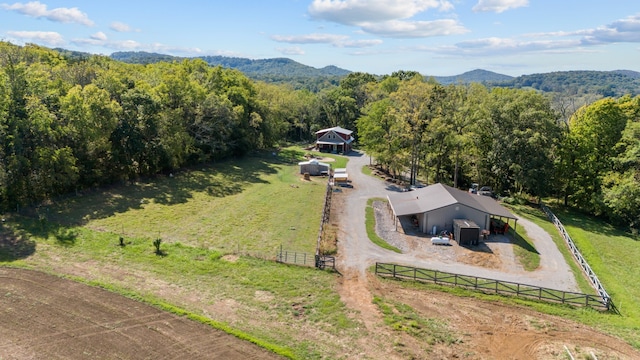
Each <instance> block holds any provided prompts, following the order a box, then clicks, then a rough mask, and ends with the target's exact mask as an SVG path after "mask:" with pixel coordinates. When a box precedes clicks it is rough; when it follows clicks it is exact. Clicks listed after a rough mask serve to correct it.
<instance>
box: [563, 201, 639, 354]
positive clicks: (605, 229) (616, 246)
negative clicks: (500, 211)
mask: <svg viewBox="0 0 640 360" xmlns="http://www.w3.org/2000/svg"><path fill="white" fill-rule="evenodd" d="M552 210H553V212H554V213H555V214H556V216H557V217H558V219H560V221H561V222H562V224H563V225H564V227H565V228H566V230H567V232H568V233H569V235H570V236H571V238H572V239H573V241H574V242H575V243H576V246H577V247H578V248H579V249H580V252H581V253H582V255H583V256H584V257H585V259H586V260H587V262H588V263H589V266H591V268H592V269H593V271H594V272H595V273H596V275H597V276H598V279H600V281H601V282H602V284H603V285H604V287H605V290H606V291H607V292H608V294H609V295H610V296H611V298H612V299H613V302H614V305H615V306H616V307H617V308H618V310H619V311H620V315H619V316H618V315H614V316H611V317H610V318H609V319H608V320H609V321H610V322H609V324H608V326H605V328H608V329H609V330H611V328H610V327H609V326H613V327H616V328H617V329H618V330H615V332H618V331H621V332H622V333H623V334H624V335H623V336H625V338H628V339H630V340H631V341H632V343H633V344H634V346H636V347H640V331H638V329H640V286H638V284H640V267H638V265H637V264H638V259H640V238H639V237H638V236H637V235H636V236H632V235H630V234H629V233H626V232H624V231H622V230H620V229H618V228H615V227H613V226H611V225H609V224H607V223H605V222H603V221H600V220H598V219H595V218H590V217H587V216H585V215H583V214H579V213H576V212H571V211H567V210H564V209H561V208H557V207H556V208H553V209H552ZM612 331H613V330H612Z"/></svg>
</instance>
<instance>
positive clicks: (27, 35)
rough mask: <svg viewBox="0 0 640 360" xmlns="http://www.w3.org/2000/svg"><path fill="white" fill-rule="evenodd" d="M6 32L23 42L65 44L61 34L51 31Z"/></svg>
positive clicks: (51, 44)
mask: <svg viewBox="0 0 640 360" xmlns="http://www.w3.org/2000/svg"><path fill="white" fill-rule="evenodd" d="M7 34H8V35H9V36H12V37H14V38H17V39H19V40H20V41H23V42H34V43H43V44H46V45H47V46H60V45H64V44H65V41H64V38H63V37H62V35H60V34H58V33H57V32H53V31H8V32H7Z"/></svg>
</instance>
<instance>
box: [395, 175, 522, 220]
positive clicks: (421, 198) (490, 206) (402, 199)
mask: <svg viewBox="0 0 640 360" xmlns="http://www.w3.org/2000/svg"><path fill="white" fill-rule="evenodd" d="M387 198H388V199H389V203H390V204H391V207H392V208H393V211H394V213H395V214H396V215H397V216H402V215H411V214H420V213H424V212H429V211H433V210H436V209H440V208H443V207H446V206H450V205H454V204H460V205H464V206H467V207H470V208H472V209H475V210H478V211H482V212H485V213H487V214H490V215H496V216H501V217H506V218H510V219H517V218H516V216H515V215H513V214H511V213H510V212H509V210H507V209H505V208H504V207H503V206H502V205H500V204H499V203H498V202H497V201H495V200H494V199H492V198H490V197H488V196H482V195H472V194H469V193H468V192H466V191H462V190H459V189H456V188H453V187H451V186H448V185H444V184H440V183H438V184H433V185H429V186H427V187H424V188H422V189H416V190H414V191H409V192H404V193H398V194H391V195H388V196H387Z"/></svg>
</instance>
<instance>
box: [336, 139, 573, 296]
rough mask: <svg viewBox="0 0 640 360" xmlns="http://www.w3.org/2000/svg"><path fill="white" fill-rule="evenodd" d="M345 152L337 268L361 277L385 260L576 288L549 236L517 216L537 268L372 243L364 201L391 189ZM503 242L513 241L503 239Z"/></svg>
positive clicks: (360, 157) (361, 158)
mask: <svg viewBox="0 0 640 360" xmlns="http://www.w3.org/2000/svg"><path fill="white" fill-rule="evenodd" d="M348 157H349V162H348V164H347V172H348V173H349V177H350V179H351V181H352V184H353V188H351V189H345V191H344V192H343V194H342V195H340V196H344V209H343V214H342V216H341V217H340V219H339V220H338V221H339V223H340V237H339V242H338V247H339V249H338V250H339V256H338V263H337V267H338V270H340V271H341V272H342V273H353V272H356V273H357V274H359V275H360V277H361V278H366V277H365V276H364V275H365V272H366V269H367V268H368V267H370V266H372V265H374V264H375V263H376V262H388V263H397V264H403V265H407V266H415V267H420V268H427V269H432V270H440V271H447V272H452V273H457V274H461V275H470V276H478V277H485V278H490V279H496V280H503V281H513V282H518V283H523V284H528V285H535V286H540V287H546V288H551V289H557V290H564V291H574V292H578V291H579V289H578V286H577V284H576V281H575V278H574V275H573V272H572V271H571V269H570V268H569V266H568V265H567V263H566V261H565V260H564V257H563V256H562V254H561V253H560V251H559V250H558V248H557V247H556V245H555V243H554V242H553V240H552V239H551V236H550V235H549V234H548V233H546V232H545V231H544V230H543V229H541V228H540V227H539V226H537V225H535V224H534V223H532V222H530V221H528V220H526V219H522V218H519V219H518V229H521V228H522V227H524V228H525V229H526V231H527V233H528V235H529V237H530V238H531V239H532V240H533V242H534V246H535V248H536V250H537V251H538V252H539V253H540V267H539V268H538V269H537V270H536V271H531V272H528V271H524V270H518V269H513V270H511V271H508V272H505V271H499V270H494V269H488V268H484V267H479V266H473V265H467V264H462V263H459V262H456V261H447V260H441V259H437V258H434V257H431V258H428V259H425V257H424V256H417V255H419V254H417V253H416V252H415V251H414V252H410V253H405V254H398V253H396V252H393V251H390V250H386V249H383V248H380V247H378V246H376V245H375V244H373V243H372V242H371V241H370V240H369V238H368V236H367V231H366V227H365V208H366V205H367V200H368V199H370V198H372V197H383V198H385V197H386V196H387V194H389V193H390V192H392V191H394V189H393V188H392V187H389V186H388V185H387V184H386V183H385V182H384V181H382V180H380V179H377V178H374V177H372V176H368V175H365V174H363V173H362V167H363V166H366V165H368V164H369V161H370V159H369V156H367V155H364V154H362V153H359V152H355V151H354V152H352V153H351V154H350V155H349V156H348ZM519 231H521V230H519ZM504 246H512V245H510V244H504ZM509 250H510V249H509ZM422 255H424V254H422Z"/></svg>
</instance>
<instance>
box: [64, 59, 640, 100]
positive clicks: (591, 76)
mask: <svg viewBox="0 0 640 360" xmlns="http://www.w3.org/2000/svg"><path fill="white" fill-rule="evenodd" d="M57 50H59V51H61V52H62V53H63V54H65V55H67V56H73V57H83V56H84V55H85V54H84V53H77V52H70V51H65V50H63V49H57ZM111 58H112V59H115V60H118V61H122V62H127V63H134V64H149V63H155V62H159V61H169V62H171V61H182V60H184V59H186V58H184V57H177V56H171V55H165V54H157V53H149V52H144V51H127V52H115V53H113V54H111ZM199 58H200V59H202V60H204V61H205V62H207V63H208V64H209V65H212V66H217V65H220V66H223V67H226V68H232V69H237V70H239V71H241V72H243V73H244V74H245V75H247V76H248V77H250V78H252V79H254V80H261V81H266V82H271V83H287V84H290V85H292V86H293V87H294V88H307V89H309V90H311V91H318V90H320V89H323V88H326V87H330V86H335V85H338V84H339V82H340V79H341V78H343V77H344V76H346V75H348V74H349V73H350V72H351V71H349V70H345V69H341V68H338V67H336V66H326V67H323V68H320V69H318V68H314V67H311V66H307V65H304V64H301V63H299V62H296V61H294V60H291V59H288V58H273V59H259V60H252V59H246V58H238V57H226V56H201V57H199ZM427 77H428V76H427ZM432 78H433V79H435V80H436V81H437V82H439V83H441V84H444V85H448V84H469V83H472V82H477V83H481V84H484V85H486V86H489V87H508V88H525V89H526V88H530V89H535V90H538V91H542V92H547V93H555V94H558V95H561V96H570V97H583V96H584V95H588V96H590V97H591V96H595V97H596V98H599V97H606V96H611V97H620V96H623V95H627V94H628V95H631V96H636V95H640V72H636V71H631V70H615V71H586V70H585V71H582V70H579V71H556V72H550V73H541V74H531V75H522V76H517V77H513V76H509V75H504V74H499V73H495V72H492V71H487V70H482V69H476V70H472V71H468V72H465V73H463V74H460V75H454V76H432Z"/></svg>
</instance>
